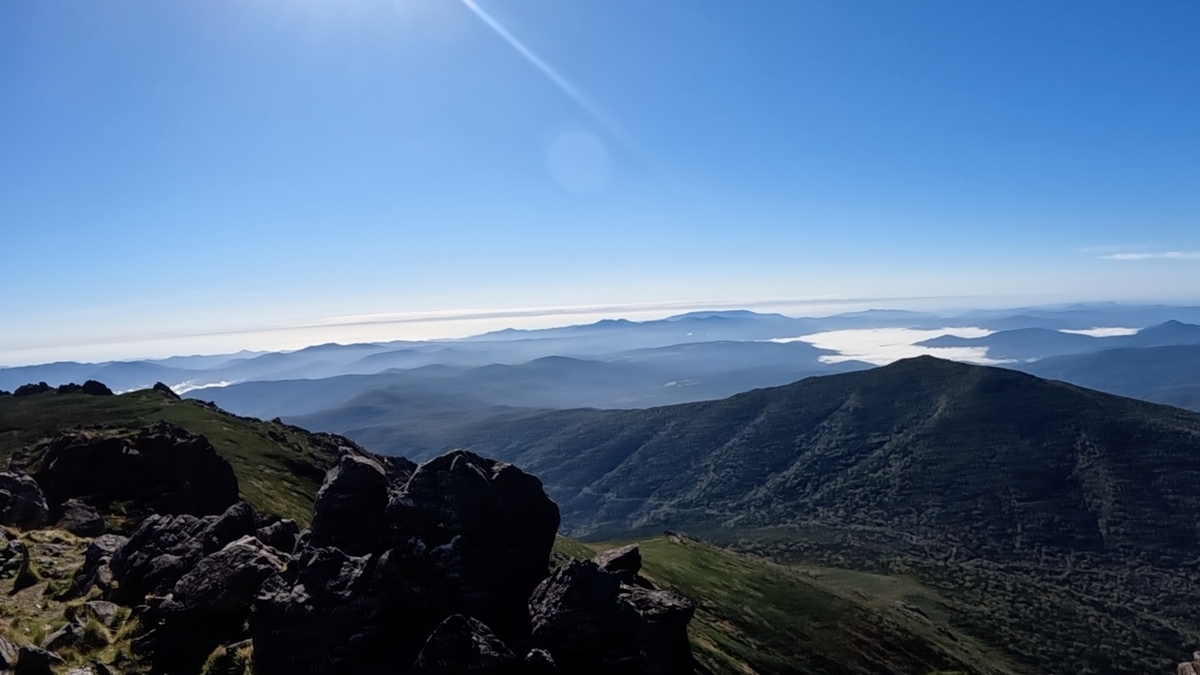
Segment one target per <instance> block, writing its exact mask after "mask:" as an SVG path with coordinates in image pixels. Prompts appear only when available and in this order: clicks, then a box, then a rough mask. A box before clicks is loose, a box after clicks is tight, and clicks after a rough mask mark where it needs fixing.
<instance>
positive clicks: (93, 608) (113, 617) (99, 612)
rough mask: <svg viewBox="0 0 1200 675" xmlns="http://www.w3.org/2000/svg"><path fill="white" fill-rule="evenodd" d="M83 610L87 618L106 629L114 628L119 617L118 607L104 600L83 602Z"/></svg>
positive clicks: (119, 609)
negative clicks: (97, 622)
mask: <svg viewBox="0 0 1200 675" xmlns="http://www.w3.org/2000/svg"><path fill="white" fill-rule="evenodd" d="M83 608H84V612H85V613H86V615H87V616H89V617H90V618H93V619H95V620H96V621H99V622H100V624H101V625H103V626H105V627H106V628H115V627H116V626H117V623H118V621H119V619H120V616H121V614H120V611H121V608H120V606H119V605H117V604H116V603H112V602H108V601H105V600H92V601H90V602H85V603H83Z"/></svg>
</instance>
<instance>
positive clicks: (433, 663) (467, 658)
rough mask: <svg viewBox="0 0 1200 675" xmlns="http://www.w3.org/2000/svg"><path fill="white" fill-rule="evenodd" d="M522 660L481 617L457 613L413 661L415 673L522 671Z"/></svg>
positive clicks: (501, 674)
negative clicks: (478, 619)
mask: <svg viewBox="0 0 1200 675" xmlns="http://www.w3.org/2000/svg"><path fill="white" fill-rule="evenodd" d="M521 665H522V664H521V661H520V660H519V659H517V657H516V655H514V654H513V653H512V650H510V649H509V648H508V646H507V645H505V644H504V643H503V642H501V641H500V638H498V637H496V634H495V633H493V632H492V631H491V629H490V628H488V627H487V626H485V625H484V624H483V623H481V622H480V621H477V620H476V619H472V618H470V617H465V616H463V615H461V614H454V615H452V616H450V617H447V618H446V620H445V621H443V622H442V623H441V624H440V625H439V626H438V627H437V629H436V630H434V631H433V634H432V635H430V636H429V639H428V640H426V641H425V646H424V647H423V648H422V649H421V653H420V654H418V655H417V660H416V662H415V663H414V664H413V668H412V673H413V675H459V674H460V673H478V674H479V675H519V674H520V673H521V671H522V668H521Z"/></svg>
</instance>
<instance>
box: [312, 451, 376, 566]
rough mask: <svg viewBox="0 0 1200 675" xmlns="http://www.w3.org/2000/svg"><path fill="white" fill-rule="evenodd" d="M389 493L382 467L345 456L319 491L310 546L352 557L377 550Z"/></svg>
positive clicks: (372, 462)
mask: <svg viewBox="0 0 1200 675" xmlns="http://www.w3.org/2000/svg"><path fill="white" fill-rule="evenodd" d="M387 493H388V480H387V474H386V473H385V472H384V470H383V467H381V466H380V465H379V464H378V463H377V462H375V461H374V460H372V459H370V458H367V457H363V456H360V455H356V454H351V453H344V454H343V455H342V456H341V458H340V459H339V460H338V463H337V466H335V467H334V468H333V469H332V470H330V471H329V473H328V474H326V476H325V482H324V483H323V484H322V485H321V489H320V490H319V491H318V492H317V497H316V500H315V503H314V505H313V518H312V525H311V526H310V527H309V537H308V544H309V545H311V546H315V547H318V548H320V547H327V546H328V547H334V548H338V549H341V550H343V551H345V552H346V553H348V554H350V555H363V554H365V553H369V552H371V551H373V550H375V549H377V548H378V543H379V538H380V534H381V533H382V527H381V524H382V519H383V512H384V509H385V508H386V507H387V501H388V494H387Z"/></svg>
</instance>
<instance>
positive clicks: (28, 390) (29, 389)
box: [12, 382, 53, 396]
mask: <svg viewBox="0 0 1200 675" xmlns="http://www.w3.org/2000/svg"><path fill="white" fill-rule="evenodd" d="M52 390H53V387H51V386H50V385H48V384H46V383H45V382H38V383H37V384H23V385H21V386H19V387H17V390H16V391H14V392H13V394H12V395H13V396H33V395H35V394H45V393H46V392H49V391H52Z"/></svg>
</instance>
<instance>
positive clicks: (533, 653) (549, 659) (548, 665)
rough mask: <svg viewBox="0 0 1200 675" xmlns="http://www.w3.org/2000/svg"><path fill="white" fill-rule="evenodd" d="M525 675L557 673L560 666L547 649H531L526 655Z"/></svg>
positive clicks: (553, 674)
mask: <svg viewBox="0 0 1200 675" xmlns="http://www.w3.org/2000/svg"><path fill="white" fill-rule="evenodd" d="M523 672H524V675H556V674H557V673H558V666H557V665H556V664H555V663H554V657H553V656H551V655H550V652H548V651H546V650H545V649H530V650H529V653H528V654H526V655H525V670H524V671H523Z"/></svg>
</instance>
